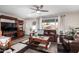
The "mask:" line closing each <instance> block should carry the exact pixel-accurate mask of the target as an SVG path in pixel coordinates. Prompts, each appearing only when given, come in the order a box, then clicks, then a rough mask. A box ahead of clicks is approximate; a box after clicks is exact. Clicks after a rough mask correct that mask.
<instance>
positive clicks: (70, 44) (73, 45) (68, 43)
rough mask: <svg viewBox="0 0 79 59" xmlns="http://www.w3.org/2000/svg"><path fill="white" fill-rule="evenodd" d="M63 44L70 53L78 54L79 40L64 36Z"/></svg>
mask: <svg viewBox="0 0 79 59" xmlns="http://www.w3.org/2000/svg"><path fill="white" fill-rule="evenodd" d="M61 38H62V39H61V43H62V45H63V47H64V49H66V50H67V51H68V52H71V53H77V52H78V51H79V40H78V39H79V38H73V37H72V36H66V35H64V36H63V37H61Z"/></svg>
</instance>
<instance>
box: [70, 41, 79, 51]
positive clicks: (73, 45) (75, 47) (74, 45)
mask: <svg viewBox="0 0 79 59" xmlns="http://www.w3.org/2000/svg"><path fill="white" fill-rule="evenodd" d="M69 44H70V51H71V52H78V51H79V41H72V42H70V43H69Z"/></svg>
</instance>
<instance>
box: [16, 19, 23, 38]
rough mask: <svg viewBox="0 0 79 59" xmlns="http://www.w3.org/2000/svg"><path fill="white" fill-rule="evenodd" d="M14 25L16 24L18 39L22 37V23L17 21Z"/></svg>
mask: <svg viewBox="0 0 79 59" xmlns="http://www.w3.org/2000/svg"><path fill="white" fill-rule="evenodd" d="M16 24H17V36H18V37H22V36H24V31H23V21H21V20H17V21H16Z"/></svg>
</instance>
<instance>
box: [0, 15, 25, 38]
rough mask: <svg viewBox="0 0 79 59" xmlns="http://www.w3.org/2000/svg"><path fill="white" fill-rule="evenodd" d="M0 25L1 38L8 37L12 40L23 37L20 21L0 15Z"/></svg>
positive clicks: (21, 22)
mask: <svg viewBox="0 0 79 59" xmlns="http://www.w3.org/2000/svg"><path fill="white" fill-rule="evenodd" d="M3 20H4V21H3ZM5 21H7V22H5ZM0 24H1V31H2V35H3V36H9V37H12V39H16V38H20V37H23V36H24V31H23V21H22V20H19V19H17V18H15V17H10V16H5V15H0Z"/></svg>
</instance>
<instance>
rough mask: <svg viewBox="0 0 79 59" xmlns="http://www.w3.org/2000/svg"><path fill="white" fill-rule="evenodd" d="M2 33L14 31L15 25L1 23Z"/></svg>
mask: <svg viewBox="0 0 79 59" xmlns="http://www.w3.org/2000/svg"><path fill="white" fill-rule="evenodd" d="M1 30H2V31H16V30H17V27H16V24H15V23H7V22H1Z"/></svg>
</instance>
